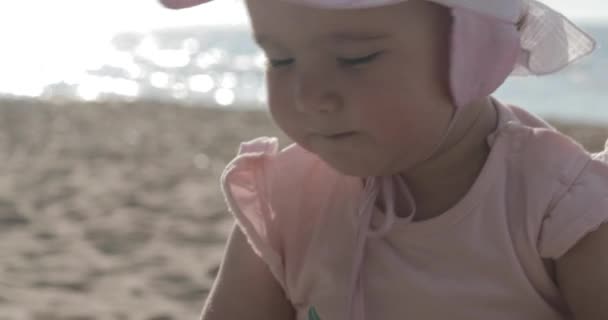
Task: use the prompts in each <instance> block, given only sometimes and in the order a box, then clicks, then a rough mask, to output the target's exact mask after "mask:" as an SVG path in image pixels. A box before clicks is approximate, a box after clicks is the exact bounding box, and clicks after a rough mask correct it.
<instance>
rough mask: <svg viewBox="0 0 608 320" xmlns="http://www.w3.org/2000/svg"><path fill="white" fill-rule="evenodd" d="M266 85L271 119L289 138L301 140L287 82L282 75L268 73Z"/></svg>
mask: <svg viewBox="0 0 608 320" xmlns="http://www.w3.org/2000/svg"><path fill="white" fill-rule="evenodd" d="M266 87H267V94H268V99H267V100H268V109H269V112H270V115H271V116H272V119H273V121H274V122H275V123H276V124H277V126H278V127H279V128H280V129H281V130H282V131H283V132H284V133H285V134H286V135H287V136H289V138H291V139H292V140H294V141H296V142H302V139H301V137H300V135H301V133H300V131H299V130H298V118H297V116H296V112H295V110H294V109H293V106H292V101H291V96H290V92H291V91H290V89H289V82H288V81H287V79H284V77H278V76H275V75H272V73H269V74H268V75H267V76H266Z"/></svg>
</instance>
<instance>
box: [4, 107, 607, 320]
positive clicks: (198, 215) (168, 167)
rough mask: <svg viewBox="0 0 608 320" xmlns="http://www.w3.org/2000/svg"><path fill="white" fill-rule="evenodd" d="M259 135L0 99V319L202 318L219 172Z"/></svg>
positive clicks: (168, 114) (600, 136)
mask: <svg viewBox="0 0 608 320" xmlns="http://www.w3.org/2000/svg"><path fill="white" fill-rule="evenodd" d="M552 123H554V124H556V125H558V127H559V128H560V129H562V130H563V131H564V132H566V133H568V134H570V135H571V136H573V137H575V138H576V139H577V140H579V141H580V142H581V143H583V144H584V145H585V146H586V147H587V148H588V149H589V150H592V151H597V150H600V149H602V147H603V143H604V141H605V139H606V137H608V129H607V128H602V127H590V126H585V125H580V124H579V125H577V124H558V123H557V122H552ZM260 135H271V136H275V135H279V136H281V135H280V134H279V131H278V130H277V129H276V127H274V126H273V125H272V124H271V122H270V120H269V118H268V116H267V115H266V114H265V113H264V112H256V111H250V112H245V111H239V112H233V111H228V110H216V109H205V108H188V107H179V106H174V105H158V104H153V103H145V102H138V103H130V104H126V103H98V104H87V103H63V104H51V103H44V102H36V101H16V100H5V101H0V163H1V167H0V168H1V169H0V175H1V177H0V320H22V319H23V320H25V319H34V320H56V319H62V320H63V319H66V320H102V319H104V320H105V319H114V320H140V319H141V320H172V319H197V318H198V316H199V314H200V310H201V308H202V305H203V302H204V299H205V297H206V296H207V294H208V292H209V289H210V286H211V284H212V281H213V279H214V277H215V275H216V273H217V270H218V265H219V262H220V259H221V256H222V250H223V246H224V242H225V239H226V236H227V232H228V230H229V229H230V228H231V225H232V218H231V217H230V215H229V214H227V213H226V210H225V207H224V203H223V200H222V198H221V195H220V192H219V183H218V181H219V176H220V174H221V171H222V170H223V168H224V166H225V165H226V163H227V162H228V161H229V160H230V159H231V158H232V157H233V156H234V154H235V152H236V149H237V147H238V143H239V142H240V141H243V140H247V139H250V138H253V137H256V136H260ZM281 137H282V138H283V139H284V137H283V136H281ZM284 141H285V140H284Z"/></svg>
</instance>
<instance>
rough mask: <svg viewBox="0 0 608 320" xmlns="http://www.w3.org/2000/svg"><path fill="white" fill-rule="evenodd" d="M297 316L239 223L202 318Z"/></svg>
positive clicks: (234, 319) (275, 318)
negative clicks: (254, 250)
mask: <svg viewBox="0 0 608 320" xmlns="http://www.w3.org/2000/svg"><path fill="white" fill-rule="evenodd" d="M294 319H295V311H294V309H293V306H292V305H291V303H290V302H289V301H288V300H287V298H286V297H285V293H284V291H283V289H282V288H281V286H280V285H279V283H278V282H277V281H276V279H275V278H274V277H273V275H272V273H271V272H270V269H269V268H268V266H267V265H266V263H265V262H264V261H263V260H262V259H261V258H260V257H259V256H258V255H256V254H255V253H254V252H253V249H252V248H251V246H250V245H249V243H248V242H247V238H246V237H245V235H244V234H243V233H242V231H241V230H240V228H238V227H236V226H235V227H234V229H233V231H232V234H231V235H230V238H229V239H228V244H227V248H226V253H225V255H224V260H223V261H222V265H221V267H220V271H219V274H218V276H217V278H216V279H215V283H214V285H213V288H212V289H211V292H210V294H209V297H208V298H207V302H206V304H205V307H204V308H203V313H202V316H201V320H294Z"/></svg>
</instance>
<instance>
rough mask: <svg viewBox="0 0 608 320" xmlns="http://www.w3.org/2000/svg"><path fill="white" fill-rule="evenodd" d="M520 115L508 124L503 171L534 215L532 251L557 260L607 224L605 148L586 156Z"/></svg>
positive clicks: (566, 140) (607, 160)
mask: <svg viewBox="0 0 608 320" xmlns="http://www.w3.org/2000/svg"><path fill="white" fill-rule="evenodd" d="M514 113H516V114H517V113H519V114H523V116H521V115H520V116H517V119H516V120H515V121H514V122H513V123H512V125H511V126H510V127H511V128H510V130H512V131H513V132H514V133H515V134H514V135H510V136H511V137H512V139H511V140H510V141H511V142H512V143H511V148H510V150H509V151H510V152H511V154H507V157H509V161H508V163H509V170H510V174H511V178H512V179H515V181H517V183H515V184H513V187H514V188H518V189H520V190H524V191H525V192H526V199H527V200H526V201H527V203H528V206H527V207H529V208H537V209H540V208H542V209H540V211H539V212H538V215H534V216H535V217H538V219H539V221H538V223H537V225H538V226H539V236H538V241H539V243H538V250H539V253H540V255H541V256H542V257H544V258H558V257H560V256H562V255H563V254H564V253H565V252H566V251H567V250H568V249H569V248H571V247H572V246H573V245H574V244H575V243H576V242H577V241H578V240H579V239H581V238H582V237H583V236H584V235H585V234H587V233H589V232H591V231H592V230H594V229H596V228H597V227H598V226H599V225H600V224H602V223H606V222H608V150H605V151H604V152H602V153H597V154H591V153H589V152H588V151H587V150H585V148H584V147H583V146H582V145H581V144H579V143H578V142H576V141H575V140H574V139H572V138H570V137H569V136H567V135H565V134H562V133H561V132H559V131H557V130H555V129H554V128H552V127H551V126H549V125H547V124H546V123H540V122H538V121H539V119H538V118H536V117H534V119H529V118H528V117H530V114H529V113H527V112H524V111H522V110H521V109H519V110H518V111H516V112H514Z"/></svg>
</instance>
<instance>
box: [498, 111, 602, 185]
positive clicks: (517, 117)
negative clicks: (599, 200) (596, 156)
mask: <svg viewBox="0 0 608 320" xmlns="http://www.w3.org/2000/svg"><path fill="white" fill-rule="evenodd" d="M509 109H510V110H511V111H512V114H513V115H514V119H513V120H512V121H511V123H510V124H509V125H508V127H509V129H508V131H510V133H511V134H509V136H510V138H511V139H510V145H509V148H508V154H507V156H508V157H509V158H511V159H513V161H512V162H514V163H516V165H517V166H518V167H520V168H521V169H523V170H525V171H526V172H528V173H529V175H530V176H538V175H545V176H547V177H555V178H558V179H561V180H562V182H564V183H568V182H571V181H572V180H573V179H574V177H575V176H577V175H578V173H580V172H581V171H582V170H583V168H584V167H585V166H587V164H588V163H589V161H591V160H592V159H593V155H591V154H590V153H589V152H588V151H587V150H585V148H584V147H583V145H581V144H580V143H579V142H577V141H576V140H574V139H573V138H571V137H569V136H567V135H565V134H563V133H562V132H560V131H558V130H556V129H555V128H554V127H552V126H551V125H550V124H548V123H547V122H545V121H544V120H542V119H540V118H538V117H536V116H534V115H533V114H531V113H530V112H528V111H525V110H523V109H521V108H518V107H515V106H509Z"/></svg>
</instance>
